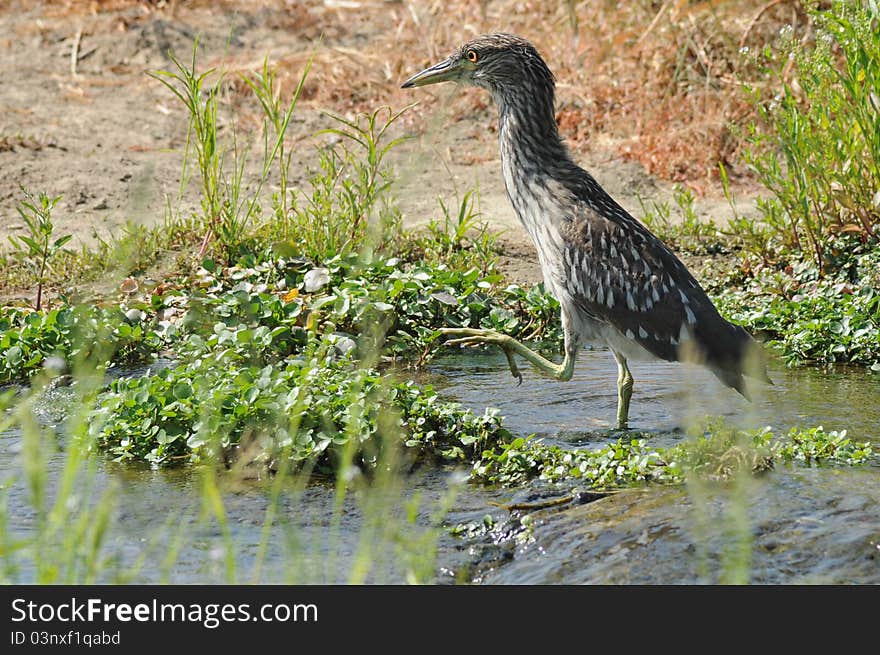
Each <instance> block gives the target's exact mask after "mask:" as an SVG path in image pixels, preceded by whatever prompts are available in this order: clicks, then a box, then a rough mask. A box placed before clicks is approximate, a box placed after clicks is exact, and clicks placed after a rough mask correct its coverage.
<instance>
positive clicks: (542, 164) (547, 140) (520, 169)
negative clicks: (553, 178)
mask: <svg viewBox="0 0 880 655" xmlns="http://www.w3.org/2000/svg"><path fill="white" fill-rule="evenodd" d="M494 95H495V101H496V103H497V105H498V141H499V146H500V149H501V160H502V163H503V165H504V166H505V167H510V168H511V169H512V170H514V171H516V172H517V175H518V176H526V177H527V178H533V177H536V176H537V177H544V176H546V175H554V173H556V172H560V171H563V170H565V169H566V168H568V167H570V166H573V165H574V164H573V163H572V160H571V156H570V155H569V153H568V149H567V148H566V147H565V145H564V144H563V143H562V140H561V139H560V137H559V129H558V126H557V124H556V115H555V111H554V106H553V95H552V91H551V93H550V94H546V93H537V94H532V95H530V94H528V93H527V92H525V91H522V90H519V91H516V92H508V93H496V94H494ZM548 95H549V97H548Z"/></svg>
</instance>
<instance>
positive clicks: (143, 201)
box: [0, 0, 753, 281]
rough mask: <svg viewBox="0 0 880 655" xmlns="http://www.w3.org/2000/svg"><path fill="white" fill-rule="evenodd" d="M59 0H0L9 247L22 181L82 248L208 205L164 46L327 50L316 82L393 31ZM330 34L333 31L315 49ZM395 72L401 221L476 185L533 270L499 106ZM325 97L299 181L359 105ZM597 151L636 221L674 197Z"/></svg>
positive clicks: (302, 113)
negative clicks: (464, 101)
mask: <svg viewBox="0 0 880 655" xmlns="http://www.w3.org/2000/svg"><path fill="white" fill-rule="evenodd" d="M60 4H63V3H35V2H11V3H10V2H6V3H5V4H4V3H2V0H0V53H2V54H0V79H2V80H3V84H2V87H0V88H2V91H0V241H2V242H4V243H5V242H6V241H7V240H6V235H8V234H16V233H21V231H22V229H23V227H24V226H23V223H22V221H21V220H20V218H19V217H18V215H17V213H16V210H15V208H16V205H17V204H18V202H19V201H20V200H21V199H22V197H23V196H22V192H21V189H20V187H21V186H24V187H25V188H27V189H29V190H30V191H32V192H35V193H36V192H39V191H45V192H46V193H48V194H49V195H51V196H57V195H60V196H62V200H61V201H60V203H59V205H58V207H57V209H56V211H55V214H54V218H55V222H56V225H57V228H56V229H57V231H58V233H59V234H67V233H70V234H74V235H75V242H77V241H79V242H82V243H84V244H89V243H91V242H93V241H94V239H95V238H96V237H99V238H104V239H106V238H108V237H110V236H112V235H114V234H118V233H119V231H120V230H122V229H124V228H125V225H126V223H127V222H129V221H131V222H135V223H142V224H153V223H155V222H157V221H161V220H162V219H163V216H164V215H165V211H166V207H168V206H170V207H172V209H173V210H174V211H177V212H189V211H192V210H193V209H194V208H196V207H197V206H198V184H197V183H196V181H195V180H192V181H191V183H190V184H189V185H188V187H187V188H186V190H185V192H184V193H183V195H182V196H180V195H179V190H180V177H181V170H182V161H183V153H184V145H185V138H186V127H187V116H186V115H185V113H184V111H183V108H182V106H181V105H180V103H179V102H178V101H176V100H175V99H174V98H173V97H172V96H171V94H170V92H169V91H168V90H167V89H165V88H164V87H163V86H162V85H161V84H159V82H157V81H156V80H154V79H152V78H150V77H149V76H148V75H147V72H148V71H155V70H160V69H167V68H169V67H170V61H169V59H168V57H167V54H166V53H167V52H168V51H169V50H170V51H172V52H174V53H176V55H177V56H178V58H180V59H183V60H188V57H189V56H190V55H191V51H192V42H193V38H194V37H196V36H198V37H199V39H200V44H201V51H200V62H201V63H202V65H204V66H205V67H210V66H228V67H229V68H230V69H232V70H255V69H256V68H257V67H258V66H259V65H260V64H261V63H262V61H263V59H264V57H269V58H270V61H273V60H275V59H276V58H277V59H283V60H286V61H294V62H295V61H304V60H305V56H304V55H305V54H308V53H309V52H311V51H313V50H314V49H315V48H316V47H317V48H318V51H319V56H318V57H316V60H315V65H314V66H315V67H314V69H313V71H314V73H313V76H310V79H312V77H314V78H316V79H317V80H318V81H319V82H320V81H321V80H325V81H326V80H327V79H331V78H330V77H329V76H328V75H326V74H325V75H322V70H321V67H322V66H324V67H328V66H329V67H333V66H334V65H335V64H336V63H337V61H339V62H341V61H342V60H346V62H345V63H347V64H350V62H351V60H352V52H355V51H356V50H357V48H364V47H366V46H365V44H369V42H370V38H371V34H372V33H373V32H374V30H378V29H383V26H381V25H371V24H370V23H361V24H359V25H356V26H352V25H350V24H346V23H345V21H344V20H343V18H344V17H340V14H339V10H337V11H336V12H335V13H333V14H332V15H331V14H330V13H327V14H326V15H317V14H314V13H313V14H310V21H311V22H309V21H306V25H305V27H302V21H300V23H297V25H299V27H297V28H296V29H294V28H291V25H292V23H291V21H293V20H294V19H295V17H293V18H292V17H291V12H290V9H289V7H288V8H287V9H285V8H284V6H282V5H279V6H278V7H276V8H271V7H270V8H264V9H260V10H252V11H248V12H241V13H234V12H232V11H231V10H230V9H228V8H224V7H219V8H218V7H213V6H204V7H199V6H196V7H194V8H185V9H179V10H178V11H177V12H176V13H175V14H174V16H171V15H169V13H168V12H167V11H166V12H162V11H153V10H147V9H145V8H144V7H143V6H129V7H125V8H122V9H120V10H117V11H103V12H100V13H92V12H88V11H78V12H73V13H71V12H69V11H63V10H61V9H60V8H59V7H58V5H60ZM325 4H328V6H329V3H325ZM342 4H343V5H344V3H342ZM322 16H324V18H326V19H327V20H328V21H330V19H331V18H332V20H334V21H337V22H339V23H340V24H346V25H347V29H341V28H340V29H331V28H332V27H333V25H330V24H329V23H328V24H327V25H322V24H321V21H322ZM321 32H323V34H324V37H323V40H322V41H321V43H320V45H318V46H316V45H315V44H316V43H317V39H316V35H317V34H319V33H321ZM424 61H426V59H425V57H424V56H420V57H418V58H414V67H413V70H412V71H410V72H415V71H416V70H418V68H420V67H421V65H422V64H423V63H424ZM325 72H326V71H325ZM355 74H356V71H355ZM337 77H338V76H337ZM385 78H386V79H384V80H380V83H379V84H377V85H375V87H374V88H375V92H376V97H375V98H372V99H366V100H363V99H362V100H361V104H362V105H367V106H381V105H390V106H391V107H394V108H401V107H403V106H405V105H406V104H407V103H410V102H415V101H421V102H422V105H421V106H420V107H417V108H416V109H414V110H412V111H411V112H410V113H409V114H408V115H407V119H406V120H405V121H402V122H401V123H399V124H398V126H397V127H396V132H395V136H400V135H402V134H407V135H408V136H412V137H413V138H411V139H409V140H407V141H406V142H405V143H404V144H403V145H401V146H399V147H398V148H396V149H395V150H394V151H392V156H391V163H392V164H393V166H394V167H395V170H396V173H397V176H398V181H397V183H396V184H395V186H394V187H393V190H392V193H393V195H394V196H395V198H396V199H397V201H398V203H399V205H400V207H401V209H402V212H403V216H404V222H405V224H407V225H410V226H415V225H419V224H423V223H425V222H427V221H428V220H429V219H430V218H431V217H432V216H436V215H439V205H438V197H440V198H444V199H445V200H446V201H447V204H450V205H453V206H457V198H458V197H461V196H462V195H463V194H464V193H465V192H467V191H468V190H470V189H474V188H476V189H477V191H478V196H479V209H480V210H481V212H482V216H483V218H484V219H485V220H487V221H488V222H489V223H490V225H491V226H492V228H493V229H496V230H501V231H503V236H502V238H501V239H502V241H501V242H502V243H503V244H504V250H505V253H504V256H503V257H502V265H503V266H504V267H505V268H506V269H507V271H508V272H509V273H511V274H512V275H513V276H514V277H515V278H517V279H519V280H520V281H534V280H537V279H539V272H538V269H537V263H536V260H535V258H534V255H533V252H532V249H531V245H530V243H528V240H527V237H526V235H525V232H524V231H523V230H522V229H521V228H520V226H519V224H518V223H517V221H516V218H515V216H514V215H513V212H512V209H511V207H510V204H509V203H508V201H507V198H506V196H505V193H504V188H503V183H502V180H501V171H500V161H499V160H498V153H497V144H496V141H495V131H494V129H493V124H494V120H495V113H494V108H493V107H491V106H488V103H487V102H485V99H484V101H483V103H482V104H480V101H479V99H477V100H476V101H475V102H474V103H472V104H473V105H474V106H476V110H475V111H471V112H466V113H465V114H464V115H462V112H461V111H460V109H458V108H456V104H455V103H456V102H457V98H458V97H459V96H460V95H461V93H460V91H459V90H457V89H456V88H455V87H454V86H453V85H441V86H438V87H431V88H429V89H418V90H413V91H404V90H401V89H399V88H398V87H399V83H400V82H401V81H402V79H403V77H401V79H396V77H395V75H394V74H393V73H391V74H388V73H387V71H386V75H385ZM325 83H326V82H325ZM241 86H243V85H241ZM307 90H308V86H307ZM320 91H322V92H321V93H316V92H312V93H306V94H304V100H303V102H302V103H301V105H300V107H299V108H298V111H297V114H296V118H295V120H294V125H293V127H292V132H291V137H292V140H293V142H294V143H296V144H297V149H296V159H297V162H296V163H295V165H294V170H296V171H298V179H295V180H294V182H295V183H296V182H297V181H302V180H303V179H304V171H305V166H306V165H307V164H308V163H309V162H311V161H313V160H314V153H315V145H318V144H320V142H321V140H322V139H326V138H327V137H326V136H318V137H316V136H314V134H315V132H316V131H318V130H320V129H322V128H326V127H330V126H331V125H332V121H330V119H328V118H327V117H326V116H324V115H322V114H321V113H320V110H321V109H329V110H332V111H335V112H337V113H343V114H346V113H347V114H348V115H351V104H350V103H347V102H345V101H344V100H339V101H338V102H335V103H334V101H333V99H334V98H344V94H336V95H334V94H333V93H330V94H329V95H328V93H327V91H328V90H327V89H321V90H320ZM471 93H472V94H473V93H478V92H476V91H474V92H471ZM241 97H244V96H243V95H241ZM471 97H472V98H476V96H474V95H472V96H471ZM328 98H329V100H328ZM371 101H372V102H371ZM230 102H231V103H233V104H234V103H235V102H237V100H236V98H231V99H230ZM328 103H329V104H328ZM257 127H258V123H257V122H256V121H251V122H248V121H247V120H243V121H241V123H240V124H239V125H238V126H237V129H238V130H239V131H241V132H250V133H253V134H255V133H256V128H257ZM226 129H227V130H228V129H229V126H228V125H227V126H226ZM591 148H592V149H591V150H589V151H585V152H582V151H578V153H577V158H578V160H579V161H580V162H581V163H582V164H583V165H584V166H586V167H587V168H589V169H590V170H591V172H592V173H593V174H594V175H595V177H596V178H597V179H598V180H599V182H600V183H601V184H603V186H605V188H606V189H607V190H608V191H609V192H610V193H611V195H612V196H614V197H615V198H616V199H617V200H618V201H619V202H620V203H621V204H622V205H623V206H624V207H626V208H627V209H629V210H630V211H632V212H633V213H635V214H636V215H637V216H639V215H640V214H639V203H638V195H641V196H643V197H645V198H651V199H654V200H659V201H663V200H668V199H669V198H670V197H671V185H670V184H667V183H663V182H662V181H658V180H655V179H652V178H651V177H650V176H648V175H647V174H646V173H645V172H644V170H643V169H642V168H641V166H640V165H638V164H636V163H632V162H625V161H622V160H620V159H618V158H616V157H615V156H613V155H611V154H609V153H610V152H611V149H608V150H607V151H606V150H603V149H601V144H599V145H598V147H597V145H596V144H595V143H594V144H592V145H591ZM739 208H740V210H741V211H743V210H744V211H746V212H748V211H751V210H752V209H751V208H753V204H752V203H751V202H750V201H748V200H741V201H740V203H739ZM697 209H698V212H699V213H700V214H701V215H703V216H705V217H710V218H712V219H713V220H716V221H721V222H723V221H726V220H727V218H728V216H729V213H730V209H729V207H728V205H727V202H726V201H725V200H724V199H723V198H720V197H703V198H700V199H699V200H698V204H697Z"/></svg>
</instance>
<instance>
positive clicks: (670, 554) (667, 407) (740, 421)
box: [433, 350, 880, 584]
mask: <svg viewBox="0 0 880 655" xmlns="http://www.w3.org/2000/svg"><path fill="white" fill-rule="evenodd" d="M631 370H632V373H633V376H634V377H635V391H634V394H633V399H632V405H631V411H630V423H631V427H632V428H634V429H644V430H651V431H656V432H658V433H659V434H658V436H657V437H655V438H653V439H652V440H651V443H655V444H657V445H659V446H668V445H671V444H673V443H678V442H681V441H682V440H684V439H685V438H686V437H685V435H684V432H683V431H682V429H681V428H683V427H684V426H687V425H689V424H690V423H691V422H692V421H694V420H697V421H699V420H701V419H702V418H703V417H705V416H706V415H707V414H709V415H714V416H723V417H725V418H726V419H727V420H728V421H730V422H731V423H733V424H735V425H739V426H741V427H761V426H765V425H769V426H771V427H772V428H773V430H774V432H776V433H777V434H780V433H785V432H787V430H788V429H789V428H791V427H793V426H801V427H808V426H814V425H823V426H824V427H825V428H826V429H827V430H843V429H845V430H847V434H848V436H849V437H850V438H852V439H854V440H858V441H872V442H873V443H874V444H875V449H876V448H878V447H880V376H878V375H876V374H872V373H870V372H867V371H865V370H864V369H860V368H838V369H836V370H835V371H833V372H819V371H817V370H814V369H808V368H799V369H787V368H784V367H781V366H775V367H772V368H771V371H770V376H771V378H772V379H773V380H774V382H775V384H774V385H773V386H768V385H760V384H756V385H754V386H753V387H752V390H753V392H754V393H753V398H754V402H749V401H747V400H745V399H744V398H742V397H741V396H739V394H737V393H736V392H734V391H732V390H729V389H727V388H725V387H724V386H723V385H722V384H721V383H720V382H719V381H718V380H717V379H715V377H714V376H713V375H712V374H711V373H709V372H708V371H705V370H702V369H698V368H695V367H691V366H682V365H680V364H669V363H663V362H651V363H634V364H632V366H631ZM616 371H617V369H616V364H615V362H614V359H613V357H612V356H611V354H610V352H608V351H605V350H595V351H587V352H585V353H583V355H582V356H581V358H580V359H579V363H578V367H577V371H576V373H575V376H574V378H573V379H572V380H571V381H569V382H566V383H562V382H556V381H552V380H547V379H544V378H542V377H540V376H538V375H537V374H535V373H533V372H531V371H524V381H523V384H522V385H520V386H517V385H516V381H515V380H514V379H513V378H512V377H511V376H510V373H509V370H508V368H507V364H506V360H505V359H504V357H503V356H502V355H498V354H494V353H483V354H480V355H476V356H472V357H469V358H462V357H460V356H459V357H456V356H450V357H448V358H446V359H444V360H441V361H439V362H437V364H436V365H435V366H434V367H433V372H434V373H435V374H436V375H437V376H438V377H437V379H436V380H434V383H435V385H436V386H438V387H439V388H442V389H443V392H444V394H446V395H449V396H452V397H455V398H457V399H459V400H460V401H461V402H463V403H464V404H466V405H467V406H469V407H471V408H473V409H474V410H475V411H482V408H483V407H484V406H485V405H487V404H490V405H494V406H495V407H498V408H499V409H500V410H501V413H502V414H503V415H504V416H505V417H506V419H507V424H508V426H509V427H511V428H513V429H514V430H516V431H517V432H522V433H536V434H537V435H539V436H541V437H542V438H544V440H545V441H546V442H548V443H556V444H559V445H566V444H567V445H569V446H572V445H575V446H577V445H580V444H591V445H594V444H598V443H605V442H610V441H614V440H616V439H617V438H619V436H620V434H619V433H616V432H615V431H613V430H609V428H610V427H613V425H614V423H613V422H614V421H615V416H616V403H617V396H616ZM531 518H532V527H531V532H530V536H529V539H527V540H526V543H521V544H518V545H517V546H516V547H515V548H513V549H511V552H509V553H508V554H507V556H506V559H505V560H504V563H503V564H502V565H498V564H497V563H495V562H491V561H490V562H488V563H483V562H479V561H478V562H477V564H476V566H475V576H476V579H477V580H478V581H479V582H482V583H485V584H530V583H531V584H557V583H568V584H580V583H589V584H595V583H610V584H629V583H643V584H653V583H662V584H679V583H698V582H708V583H716V582H724V581H737V580H738V581H742V580H747V581H751V582H755V583H770V584H777V583H870V584H876V583H880V465H878V463H877V462H876V461H875V463H874V465H869V466H862V467H854V468H847V467H821V468H806V467H803V466H796V465H795V466H780V467H778V468H777V469H776V470H774V471H771V472H768V473H766V474H764V475H761V476H758V477H754V478H752V477H749V478H748V479H747V480H746V481H740V482H738V483H737V484H726V485H721V484H717V485H703V486H701V487H700V488H695V487H694V486H682V487H673V488H670V487H650V488H647V489H639V490H631V491H624V492H620V493H616V494H611V495H609V496H607V497H605V498H601V499H599V500H596V501H594V502H590V503H586V504H581V505H575V506H567V507H565V508H563V509H559V510H541V511H539V512H535V513H533V515H532V516H531ZM736 544H743V548H744V549H745V552H746V553H747V555H746V556H745V558H744V561H739V560H738V559H737V557H736V547H735V546H736Z"/></svg>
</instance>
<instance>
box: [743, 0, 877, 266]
mask: <svg viewBox="0 0 880 655" xmlns="http://www.w3.org/2000/svg"><path fill="white" fill-rule="evenodd" d="M808 12H809V16H810V19H811V21H812V24H813V26H814V29H815V38H814V39H812V40H811V41H807V42H805V41H803V40H797V39H795V38H794V35H793V32H792V31H791V30H789V31H788V32H785V33H784V34H783V38H782V48H781V56H780V57H778V58H777V59H775V60H771V61H770V63H769V64H768V66H770V70H769V71H768V72H769V73H770V74H771V79H775V81H776V82H777V84H778V86H777V85H774V84H770V85H768V87H766V88H765V89H764V90H757V89H756V90H754V91H753V98H754V101H755V105H756V107H757V109H758V113H759V118H760V123H758V124H755V125H753V126H752V127H751V129H750V131H749V133H748V134H747V145H746V148H745V158H746V161H747V162H748V164H749V166H750V168H751V169H752V171H753V172H754V173H755V175H756V176H757V178H758V180H759V181H760V182H761V184H762V185H763V186H764V187H766V188H767V189H768V190H769V191H770V193H771V194H772V195H771V196H770V197H769V198H767V199H765V200H762V201H761V209H762V211H763V215H764V223H765V229H766V233H765V234H761V233H755V232H754V230H752V231H751V232H752V233H750V234H747V235H746V236H747V237H748V238H747V239H746V240H745V241H746V243H747V245H750V246H752V247H754V248H755V249H756V250H757V254H759V255H761V256H762V257H763V258H764V259H772V258H773V254H772V253H771V252H770V249H771V248H772V247H773V245H774V244H775V246H776V247H777V249H778V248H781V249H787V250H793V251H796V252H802V253H804V256H805V257H806V258H808V259H809V260H810V261H812V262H813V264H814V265H815V266H816V268H817V269H818V270H819V272H820V274H825V273H827V272H829V271H831V272H833V270H834V261H833V257H832V256H831V253H830V251H831V250H832V244H833V242H834V240H835V239H836V238H837V237H838V236H839V235H841V234H854V235H857V236H858V237H859V238H860V239H861V240H862V241H863V242H873V243H876V241H877V238H878V236H880V235H878V230H880V191H878V190H880V121H878V119H877V116H878V112H880V95H878V93H880V92H878V89H880V29H878V25H880V9H878V5H877V3H876V2H872V1H868V0H865V1H857V2H848V1H842V0H834V1H833V2H832V3H831V4H830V6H829V7H821V6H820V5H818V4H813V5H809V6H808ZM774 61H775V62H776V63H775V66H776V68H773V65H774V64H773V62H774ZM789 61H792V62H793V64H794V65H793V67H791V75H790V76H788V70H789V65H788V64H789ZM734 227H735V228H739V230H738V231H739V232H743V228H744V227H745V226H744V225H742V224H734ZM752 227H753V226H752Z"/></svg>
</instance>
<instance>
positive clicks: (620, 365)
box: [611, 350, 633, 430]
mask: <svg viewBox="0 0 880 655" xmlns="http://www.w3.org/2000/svg"><path fill="white" fill-rule="evenodd" d="M611 352H612V353H613V354H614V359H616V360H617V429H618V430H626V429H627V428H628V427H629V401H630V398H632V389H633V376H632V373H630V371H629V367H628V366H627V365H626V357H624V356H623V355H621V354H620V353H618V352H616V351H614V350H612V351H611Z"/></svg>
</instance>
